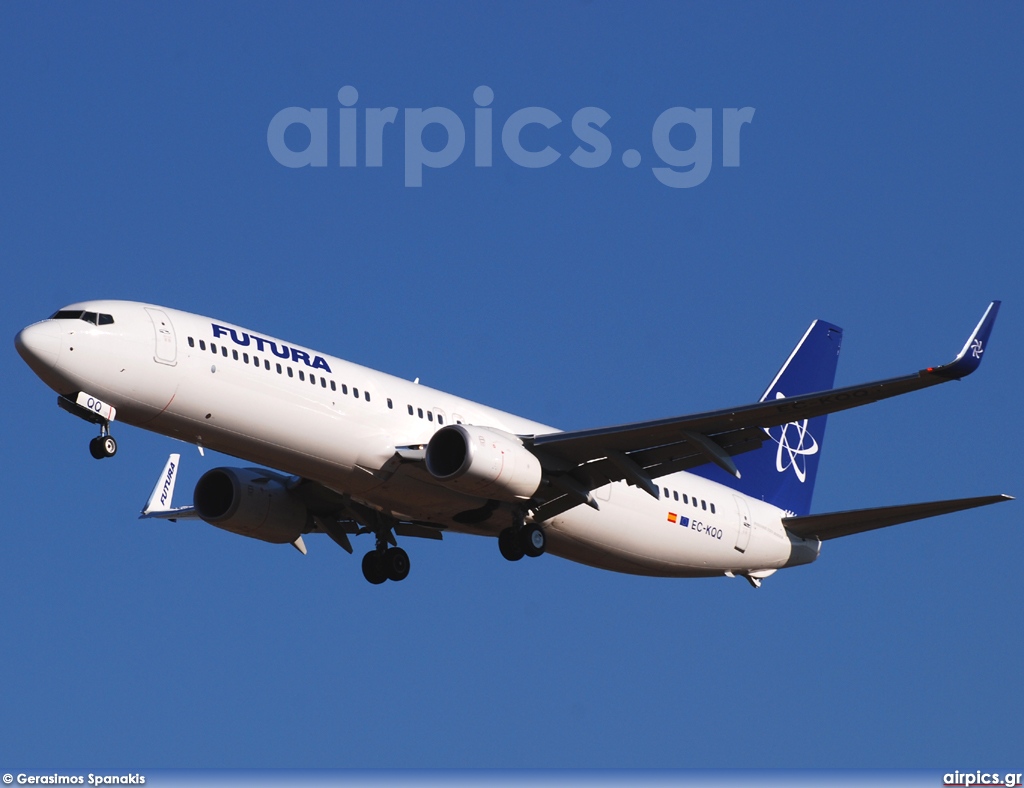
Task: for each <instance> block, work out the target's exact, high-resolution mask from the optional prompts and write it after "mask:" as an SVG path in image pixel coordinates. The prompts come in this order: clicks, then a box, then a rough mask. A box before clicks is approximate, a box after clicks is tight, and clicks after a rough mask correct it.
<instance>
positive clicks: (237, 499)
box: [192, 468, 308, 544]
mask: <svg viewBox="0 0 1024 788" xmlns="http://www.w3.org/2000/svg"><path fill="white" fill-rule="evenodd" d="M192 500H193V502H194V504H195V507H196V514H198V515H199V516H200V517H201V518H202V519H203V520H204V521H205V522H208V523H209V524H210V525H215V526H217V527H218V528H223V529H224V530H225V531H231V533H235V534H241V535H242V536H249V537H252V538H253V539H261V540H263V541H264V542H273V543H274V544H287V543H289V542H294V541H295V540H296V539H298V538H299V536H301V535H302V532H303V531H304V530H305V528H306V521H307V519H308V512H307V511H306V507H305V506H303V505H302V504H301V503H299V502H298V501H296V500H295V499H294V498H292V497H291V495H289V493H288V490H287V489H285V486H284V485H283V484H281V482H279V481H277V480H276V479H273V478H270V477H268V476H267V474H266V472H265V471H260V470H257V469H255V468H214V469H213V470H211V471H207V472H206V473H204V474H203V475H202V477H201V478H200V479H199V482H198V483H197V484H196V489H195V492H194V493H193V496H192Z"/></svg>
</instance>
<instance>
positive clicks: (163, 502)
mask: <svg viewBox="0 0 1024 788" xmlns="http://www.w3.org/2000/svg"><path fill="white" fill-rule="evenodd" d="M180 465H181V455H180V454H172V455H171V456H169V457H168V458H167V464H166V465H164V469H163V471H162V472H161V473H160V477H159V478H158V479H157V480H156V485H154V487H153V492H151V493H150V494H149V500H148V501H146V505H145V507H143V509H142V514H140V515H139V519H140V520H141V519H148V518H158V519H161V520H175V519H177V518H178V517H184V518H193V517H196V514H195V509H194V508H193V507H191V506H179V507H177V508H175V507H173V506H171V501H172V500H173V499H174V482H175V480H176V479H177V478H178V467H179V466H180Z"/></svg>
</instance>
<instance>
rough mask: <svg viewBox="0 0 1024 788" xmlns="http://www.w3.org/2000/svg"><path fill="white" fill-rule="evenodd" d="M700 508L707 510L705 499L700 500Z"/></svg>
mask: <svg viewBox="0 0 1024 788" xmlns="http://www.w3.org/2000/svg"><path fill="white" fill-rule="evenodd" d="M700 508H701V509H703V510H704V511H705V512H706V511H707V510H708V504H707V501H701V502H700Z"/></svg>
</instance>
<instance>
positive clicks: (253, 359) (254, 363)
mask: <svg viewBox="0 0 1024 788" xmlns="http://www.w3.org/2000/svg"><path fill="white" fill-rule="evenodd" d="M252 365H253V366H254V367H258V366H259V365H260V360H259V358H258V357H257V356H253V357H252Z"/></svg>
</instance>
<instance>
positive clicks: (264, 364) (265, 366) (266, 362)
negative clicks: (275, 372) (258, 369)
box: [263, 358, 270, 372]
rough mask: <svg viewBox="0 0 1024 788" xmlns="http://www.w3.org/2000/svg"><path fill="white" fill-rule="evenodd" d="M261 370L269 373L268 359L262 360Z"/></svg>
mask: <svg viewBox="0 0 1024 788" xmlns="http://www.w3.org/2000/svg"><path fill="white" fill-rule="evenodd" d="M263 368H264V369H265V370H266V371H267V372H270V359H269V358H265V359H263Z"/></svg>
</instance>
